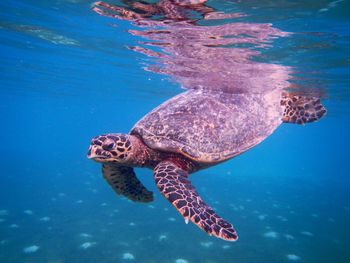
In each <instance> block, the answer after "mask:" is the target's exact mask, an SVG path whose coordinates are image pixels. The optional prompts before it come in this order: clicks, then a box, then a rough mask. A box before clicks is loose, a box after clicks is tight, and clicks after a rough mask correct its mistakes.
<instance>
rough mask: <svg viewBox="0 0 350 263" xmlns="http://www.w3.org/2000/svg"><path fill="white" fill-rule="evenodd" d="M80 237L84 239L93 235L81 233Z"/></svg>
mask: <svg viewBox="0 0 350 263" xmlns="http://www.w3.org/2000/svg"><path fill="white" fill-rule="evenodd" d="M79 236H80V237H83V238H90V237H92V235H90V234H88V233H81V234H80V235H79Z"/></svg>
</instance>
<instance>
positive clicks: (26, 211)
mask: <svg viewBox="0 0 350 263" xmlns="http://www.w3.org/2000/svg"><path fill="white" fill-rule="evenodd" d="M23 213H25V214H26V215H32V214H33V211H32V210H24V211H23Z"/></svg>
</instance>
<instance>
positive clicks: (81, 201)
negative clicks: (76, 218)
mask: <svg viewBox="0 0 350 263" xmlns="http://www.w3.org/2000/svg"><path fill="white" fill-rule="evenodd" d="M83 202H84V201H83V200H77V201H75V203H76V204H82V203H83Z"/></svg>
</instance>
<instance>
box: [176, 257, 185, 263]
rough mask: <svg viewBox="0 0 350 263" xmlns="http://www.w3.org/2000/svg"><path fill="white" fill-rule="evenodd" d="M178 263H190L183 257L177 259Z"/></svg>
mask: <svg viewBox="0 0 350 263" xmlns="http://www.w3.org/2000/svg"><path fill="white" fill-rule="evenodd" d="M175 262H176V263H188V260H186V259H183V258H178V259H176V260H175Z"/></svg>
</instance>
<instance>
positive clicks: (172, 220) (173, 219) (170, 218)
mask: <svg viewBox="0 0 350 263" xmlns="http://www.w3.org/2000/svg"><path fill="white" fill-rule="evenodd" d="M168 220H169V221H171V222H174V221H176V219H175V218H174V217H169V218H168Z"/></svg>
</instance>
